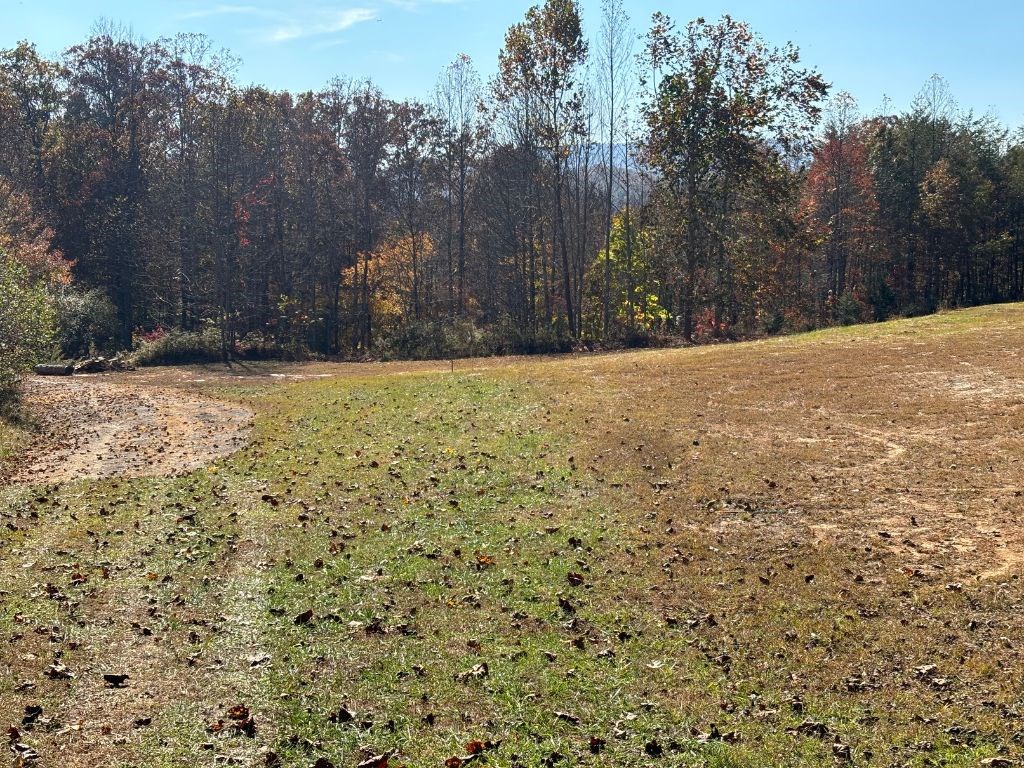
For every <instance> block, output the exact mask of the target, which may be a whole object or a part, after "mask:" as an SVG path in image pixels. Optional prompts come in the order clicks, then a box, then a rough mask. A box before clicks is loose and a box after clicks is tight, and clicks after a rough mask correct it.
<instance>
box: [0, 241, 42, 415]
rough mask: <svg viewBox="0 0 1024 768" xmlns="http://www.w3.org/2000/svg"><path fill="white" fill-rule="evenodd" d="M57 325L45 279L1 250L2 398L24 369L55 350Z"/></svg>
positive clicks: (0, 360)
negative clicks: (55, 324)
mask: <svg viewBox="0 0 1024 768" xmlns="http://www.w3.org/2000/svg"><path fill="white" fill-rule="evenodd" d="M53 329H54V311H53V306H52V301H51V296H50V294H49V292H48V291H47V289H46V285H45V283H44V282H43V281H41V280H33V279H32V278H31V277H30V275H29V273H28V270H27V269H26V268H25V267H24V265H22V264H20V263H19V262H17V261H15V260H14V259H11V258H9V257H8V256H6V255H5V254H4V253H3V252H0V400H5V399H9V398H10V397H11V396H12V394H13V392H14V389H15V386H14V385H15V383H16V382H17V377H18V375H19V374H20V373H21V372H22V371H24V370H25V369H27V368H29V367H31V366H32V364H33V363H37V362H39V360H40V359H41V358H42V357H43V356H45V355H46V354H47V353H49V352H50V351H51V350H52V346H53Z"/></svg>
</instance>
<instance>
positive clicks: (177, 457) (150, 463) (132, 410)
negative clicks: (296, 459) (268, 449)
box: [0, 375, 252, 484]
mask: <svg viewBox="0 0 1024 768" xmlns="http://www.w3.org/2000/svg"><path fill="white" fill-rule="evenodd" d="M25 396H26V400H27V402H28V404H29V407H30V408H31V409H32V410H33V412H34V413H35V414H36V417H37V418H38V419H39V421H40V422H41V424H42V427H43V428H42V430H41V435H40V437H39V439H38V440H36V442H35V443H34V444H33V445H32V446H31V447H30V448H29V450H28V451H27V452H26V454H25V455H24V456H22V457H21V459H19V460H18V461H17V462H16V464H15V466H14V468H13V470H12V472H11V477H9V478H7V481H8V482H13V483H33V484H39V483H54V482H64V481H68V480H74V479H80V478H100V477H114V476H118V477H140V476H146V475H173V474H178V473H182V472H188V471H191V470H193V469H196V468H197V467H201V466H204V465H206V464H208V463H209V462H210V461H212V460H213V459H216V458H218V457H220V456H225V455H227V454H230V453H232V452H233V451H236V450H238V448H240V447H241V446H242V445H243V443H244V442H245V432H246V427H247V426H248V424H249V421H250V419H251V418H252V413H251V412H249V411H248V410H247V409H245V408H241V407H239V406H232V405H227V404H224V403H220V402H217V401H214V400H210V399H207V398H204V397H201V396H199V395H197V394H193V393H188V392H184V391H181V390H179V389H175V388H170V387H155V386H152V385H150V384H146V383H138V382H135V381H134V380H132V379H131V378H126V377H122V376H118V375H95V376H75V377H72V378H52V379H46V378H39V377H34V378H32V379H29V380H28V382H27V383H26V395H25ZM2 482H4V479H3V478H0V483H2Z"/></svg>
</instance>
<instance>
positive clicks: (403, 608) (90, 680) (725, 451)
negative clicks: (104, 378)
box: [0, 306, 1024, 768]
mask: <svg viewBox="0 0 1024 768" xmlns="http://www.w3.org/2000/svg"><path fill="white" fill-rule="evenodd" d="M1022 351H1024V307H1022V306H998V307H988V308H982V309H977V310H969V311H963V312H956V313H948V314H941V315H937V316H933V317H929V318H924V319H914V320H901V321H896V322H891V323H886V324H880V325H873V326H857V327H851V328H844V329H837V330H830V331H823V332H817V333H812V334H806V335H801V336H793V337H787V338H780V339H775V340H770V341H764V342H753V343H743V344H731V345H721V346H709V347H699V348H692V349H680V350H653V351H642V352H631V353H625V354H615V355H597V356H580V357H560V358H551V359H533V360H524V359H516V360H509V361H502V360H483V361H477V362H473V361H462V362H458V363H456V365H455V367H454V371H452V370H451V368H450V367H449V366H448V364H447V363H445V364H440V365H434V364H417V365H409V366H404V365H402V364H393V365H385V366H373V367H364V368H361V367H359V366H356V365H338V366H331V365H325V364H315V365H310V366H306V367H299V368H296V367H291V368H289V369H287V370H288V372H289V375H290V376H291V375H294V376H304V375H308V378H287V377H276V378H270V377H266V376H254V377H250V378H237V379H236V378H229V377H220V376H216V375H210V376H207V375H205V374H203V373H202V372H197V373H195V374H194V375H191V374H190V375H189V376H187V377H185V379H189V380H190V383H183V384H181V386H183V387H188V388H190V389H198V390H199V391H201V392H202V393H204V394H205V395H206V396H210V397H215V398H218V399H221V400H224V401H226V402H229V403H237V404H239V405H242V406H245V407H246V408H248V409H250V410H251V411H253V412H254V413H255V414H256V415H255V419H254V422H253V426H252V428H251V432H250V435H249V442H248V444H247V446H246V447H245V448H243V449H242V450H240V451H239V452H237V453H235V454H233V455H231V456H229V457H227V458H222V459H218V460H216V461H215V462H212V463H211V464H210V465H209V466H208V467H206V468H203V469H199V470H195V471H192V472H189V473H187V474H184V475H182V476H178V477H154V478H136V479H131V480H128V479H123V478H121V479H119V478H110V479H104V480H77V481H75V480H69V481H67V482H63V483H61V484H59V485H53V484H51V485H48V486H45V485H44V486H39V485H37V486H26V485H8V486H7V487H4V488H0V640H2V642H0V725H2V726H3V727H4V728H5V729H7V728H13V729H14V730H12V731H11V733H10V741H11V742H12V744H13V745H14V746H12V750H13V752H12V755H13V756H14V759H15V760H22V761H25V762H26V763H27V764H31V763H32V762H33V761H34V762H35V763H36V764H37V765H39V766H44V765H61V766H63V768H78V767H79V766H81V767H83V768H84V767H85V766H219V765H241V766H296V767H303V768H306V767H308V766H317V767H318V768H329V767H330V766H336V767H337V768H350V767H351V768H355V767H356V766H358V765H364V766H388V767H389V768H395V767H396V766H403V765H404V766H438V767H441V766H449V767H455V766H461V765H465V764H467V763H468V764H474V763H477V764H481V765H494V766H531V767H532V766H573V765H581V766H649V765H654V766H657V765H664V766H691V765H692V766H750V767H751V768H753V767H755V766H822V765H833V764H844V763H847V764H852V765H862V766H980V765H989V766H1000V765H1013V764H1017V761H1018V760H1020V757H1021V755H1022V753H1024V719H1022V718H1024V703H1022V697H1024V664H1022V650H1024V632H1022V631H1021V626H1022V624H1021V616H1022V611H1024V589H1022V586H1021V582H1020V579H1019V575H1020V573H1021V570H1022V567H1024V531H1022V528H1021V520H1022V518H1024V498H1022V493H1024V432H1022V428H1024V365H1022V362H1021V360H1022ZM325 374H329V376H325ZM135 375H136V374H128V377H129V378H130V377H132V376H135ZM185 379H182V381H185ZM200 379H202V381H200ZM109 380H113V379H109ZM9 434H11V433H8V432H0V435H9ZM3 439H5V440H7V439H9V438H7V437H4V438H3ZM19 439H20V438H19ZM0 456H2V450H0ZM105 676H106V677H105ZM123 676H127V677H126V678H124V677H123Z"/></svg>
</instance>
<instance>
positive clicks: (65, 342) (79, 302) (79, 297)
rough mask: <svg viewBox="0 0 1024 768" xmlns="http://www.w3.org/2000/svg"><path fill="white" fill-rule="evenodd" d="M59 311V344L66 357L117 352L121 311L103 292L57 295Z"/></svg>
mask: <svg viewBox="0 0 1024 768" xmlns="http://www.w3.org/2000/svg"><path fill="white" fill-rule="evenodd" d="M56 310H57V343H58V344H59V345H60V348H61V352H62V353H63V355H64V356H65V357H69V358H74V357H95V356H96V355H98V354H110V353H113V352H115V351H117V350H116V349H115V346H116V339H117V331H118V327H117V308H116V307H115V306H114V304H113V302H111V301H110V299H108V298H107V295H106V294H105V293H104V292H103V291H101V290H99V289H98V288H94V289H92V290H90V291H76V290H73V289H65V290H64V291H62V292H61V293H60V294H59V295H58V296H57V301H56Z"/></svg>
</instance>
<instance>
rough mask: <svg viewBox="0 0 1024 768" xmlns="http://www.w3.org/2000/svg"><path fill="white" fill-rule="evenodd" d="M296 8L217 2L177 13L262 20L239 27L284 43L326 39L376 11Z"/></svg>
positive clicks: (371, 17)
mask: <svg viewBox="0 0 1024 768" xmlns="http://www.w3.org/2000/svg"><path fill="white" fill-rule="evenodd" d="M296 6H297V7H293V8H290V9H288V10H287V11H285V10H282V9H281V8H280V6H278V7H267V6H266V5H261V4H247V5H242V4H231V3H221V4H218V5H213V6H209V7H205V8H197V9H195V10H193V11H189V12H186V13H184V14H182V15H181V16H180V18H182V19H212V18H215V17H221V16H238V17H247V18H250V19H254V20H255V19H263V20H264V21H265V23H263V24H260V25H259V26H252V27H249V28H247V29H243V30H242V31H243V32H246V33H248V34H249V35H250V36H251V37H253V38H254V39H255V40H257V41H259V42H264V43H287V42H290V41H293V40H301V39H304V38H314V37H315V38H330V36H332V35H337V34H338V33H340V32H344V31H345V30H347V29H350V28H351V27H354V26H355V25H356V24H362V23H363V22H367V21H373V20H374V19H376V18H377V11H376V10H374V9H373V8H369V7H354V8H343V9H340V10H339V9H337V8H325V7H323V5H306V4H302V3H297V4H296Z"/></svg>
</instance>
